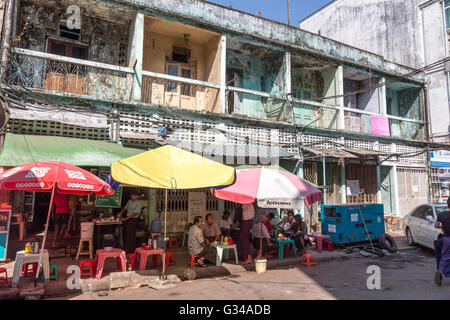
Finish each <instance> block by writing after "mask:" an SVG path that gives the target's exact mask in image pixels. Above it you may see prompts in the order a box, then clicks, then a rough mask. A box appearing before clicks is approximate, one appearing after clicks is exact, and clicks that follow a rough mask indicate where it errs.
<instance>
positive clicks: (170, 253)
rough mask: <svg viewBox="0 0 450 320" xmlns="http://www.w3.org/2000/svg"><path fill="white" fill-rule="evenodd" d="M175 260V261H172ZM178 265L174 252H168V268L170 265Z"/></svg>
mask: <svg viewBox="0 0 450 320" xmlns="http://www.w3.org/2000/svg"><path fill="white" fill-rule="evenodd" d="M170 258H173V259H170ZM175 264H176V260H175V254H174V253H173V252H166V267H168V266H170V265H175Z"/></svg>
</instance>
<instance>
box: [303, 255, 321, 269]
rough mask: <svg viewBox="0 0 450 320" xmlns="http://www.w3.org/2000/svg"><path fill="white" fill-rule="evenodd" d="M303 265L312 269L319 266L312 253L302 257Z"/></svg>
mask: <svg viewBox="0 0 450 320" xmlns="http://www.w3.org/2000/svg"><path fill="white" fill-rule="evenodd" d="M301 259H302V264H303V265H306V266H307V267H311V266H312V265H316V264H317V260H316V256H315V255H314V254H312V253H305V254H304V255H302V258H301Z"/></svg>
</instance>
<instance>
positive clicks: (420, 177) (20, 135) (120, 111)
mask: <svg viewBox="0 0 450 320" xmlns="http://www.w3.org/2000/svg"><path fill="white" fill-rule="evenodd" d="M7 4H8V5H12V6H13V10H12V12H13V14H12V15H11V19H10V20H5V21H4V30H6V29H8V28H7V27H11V35H10V37H9V39H10V41H9V44H10V45H9V49H8V45H5V41H6V39H5V37H3V39H4V40H5V41H4V42H3V47H2V52H5V48H6V50H7V53H8V58H9V62H8V67H7V68H6V69H5V70H3V71H4V72H3V74H2V77H3V79H4V81H3V82H2V94H3V95H4V96H5V97H6V98H7V102H8V105H9V107H10V110H11V116H10V120H9V122H8V126H7V129H6V132H5V134H4V143H3V150H2V152H1V154H0V166H3V167H11V166H15V165H19V164H21V162H23V161H25V160H24V159H23V158H20V157H17V158H14V156H13V155H14V154H17V153H18V151H19V148H13V147H12V144H13V142H14V141H15V143H14V145H16V146H18V145H23V146H24V148H25V149H24V151H23V152H25V153H27V152H28V153H29V154H30V155H32V160H35V161H36V160H44V159H38V158H40V157H46V159H45V160H53V159H49V158H51V157H59V159H60V160H62V161H66V162H71V163H72V164H75V165H79V166H83V167H86V168H88V169H90V170H93V171H95V172H98V171H102V170H103V171H107V170H108V167H109V166H110V164H111V162H112V161H116V160H117V159H120V157H124V155H125V154H127V155H129V154H133V153H136V152H139V151H142V150H147V149H149V148H154V147H155V146H157V145H158V144H161V143H170V144H173V145H176V146H180V147H183V148H187V149H190V150H192V151H194V152H197V153H200V154H203V155H204V156H208V157H210V158H211V159H213V160H216V161H219V162H222V163H225V164H229V165H233V166H239V165H277V166H280V167H282V168H284V169H286V170H289V171H291V172H293V173H294V174H297V175H299V176H301V177H303V178H305V179H307V180H309V181H311V182H313V183H315V184H317V185H319V186H322V187H323V190H324V202H325V203H327V204H333V203H334V204H340V203H356V202H371V203H376V202H378V203H383V204H384V207H385V212H386V213H392V214H396V215H398V216H404V215H405V214H407V212H408V211H409V210H410V209H412V208H413V207H414V206H415V205H418V204H419V203H421V202H426V201H427V199H428V190H429V185H428V174H427V156H426V146H427V139H428V137H427V132H428V130H427V128H426V123H425V115H426V113H427V110H426V104H425V103H424V99H423V86H424V80H425V78H424V74H423V73H421V72H416V71H415V70H414V69H412V68H410V67H405V66H403V65H400V64H397V63H395V62H391V61H389V60H387V59H385V58H383V57H382V56H380V55H378V54H374V53H370V52H367V51H364V50H361V49H357V48H354V47H351V46H348V45H344V44H342V43H339V42H336V41H333V40H329V39H327V38H324V37H322V36H319V35H316V34H312V33H310V32H306V31H303V30H300V29H298V28H295V27H291V26H288V25H285V24H282V23H278V22H275V21H271V20H267V19H264V18H261V17H257V16H254V15H251V14H248V13H245V12H240V11H237V10H234V9H231V8H227V7H223V6H220V5H215V4H211V3H208V2H204V1H198V0H184V1H175V0H165V1H159V0H145V1H144V0H142V1H131V0H130V1H128V0H125V1H94V0H83V1H81V2H80V1H77V2H75V1H70V0H67V1H66V0H58V1H56V0H42V1H39V3H35V2H32V1H27V0H8V1H7ZM3 33H4V34H5V32H3ZM6 38H8V37H6ZM6 42H7V41H6ZM385 83H388V85H387V86H384V85H383V84H385ZM388 101H389V102H388ZM17 141H21V143H18V142H17ZM64 146H65V148H64ZM87 146H89V148H88V147H87ZM50 149H51V150H53V151H52V152H46V151H47V150H50ZM62 149H64V150H66V149H67V150H66V151H65V152H64V153H61V152H60V150H62ZM87 149H89V150H87ZM88 151H89V152H88ZM105 152H109V153H108V154H109V155H111V156H110V157H105ZM33 157H34V158H33ZM55 160H56V159H55ZM350 186H351V187H350ZM197 191H198V192H203V193H205V206H206V212H211V213H213V214H215V215H216V217H218V216H219V215H220V213H221V212H222V211H223V210H224V208H228V207H231V206H232V204H230V203H224V202H222V201H219V200H217V199H215V198H214V197H213V196H212V194H211V192H210V191H209V190H197ZM140 192H142V193H144V194H145V199H147V200H145V201H147V208H146V210H147V215H146V217H147V222H148V221H151V219H153V218H154V217H158V216H159V214H160V213H161V212H162V211H163V207H164V201H163V193H162V192H161V190H156V189H154V190H140ZM189 192H190V191H185V190H177V191H175V192H172V193H170V199H169V200H170V201H169V208H168V211H169V218H168V232H171V233H177V232H183V231H184V229H185V227H186V225H187V223H188V221H187V212H188V202H189ZM125 194H126V193H124V195H125ZM26 196H30V195H14V196H13V197H16V198H17V199H19V200H17V201H16V205H20V204H21V203H22V204H23V203H26V201H25V200H23V199H26ZM20 197H22V198H20ZM84 203H87V204H89V199H86V200H85V202H83V205H84ZM87 204H86V206H87ZM24 210H25V209H24ZM83 210H85V211H87V210H88V209H83ZM83 210H82V211H83ZM108 210H109V209H108ZM110 211H111V210H110ZM314 214H317V211H316V210H314ZM314 214H313V215H311V214H310V215H309V216H308V211H307V210H306V209H305V215H306V217H307V220H308V222H309V223H311V224H314V223H317V216H316V215H314Z"/></svg>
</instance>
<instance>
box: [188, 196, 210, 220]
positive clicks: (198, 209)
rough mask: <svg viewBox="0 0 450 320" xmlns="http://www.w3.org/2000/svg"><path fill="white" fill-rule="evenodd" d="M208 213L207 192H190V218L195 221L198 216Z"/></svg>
mask: <svg viewBox="0 0 450 320" xmlns="http://www.w3.org/2000/svg"><path fill="white" fill-rule="evenodd" d="M205 214H206V193H205V192H189V194H188V219H189V222H191V223H193V221H194V218H195V217H196V216H202V217H204V216H205Z"/></svg>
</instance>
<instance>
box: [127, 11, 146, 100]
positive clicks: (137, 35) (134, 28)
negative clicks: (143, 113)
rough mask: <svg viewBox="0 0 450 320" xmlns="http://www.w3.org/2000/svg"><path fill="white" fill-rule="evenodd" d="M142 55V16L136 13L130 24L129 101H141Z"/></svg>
mask: <svg viewBox="0 0 450 320" xmlns="http://www.w3.org/2000/svg"><path fill="white" fill-rule="evenodd" d="M143 55H144V14H143V13H140V12H138V13H137V14H136V16H135V17H134V20H133V21H132V22H131V24H130V33H129V43H128V67H130V68H133V69H134V71H135V75H134V78H133V79H134V81H133V93H132V95H131V99H132V100H135V101H140V100H141V88H142V59H143Z"/></svg>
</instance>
